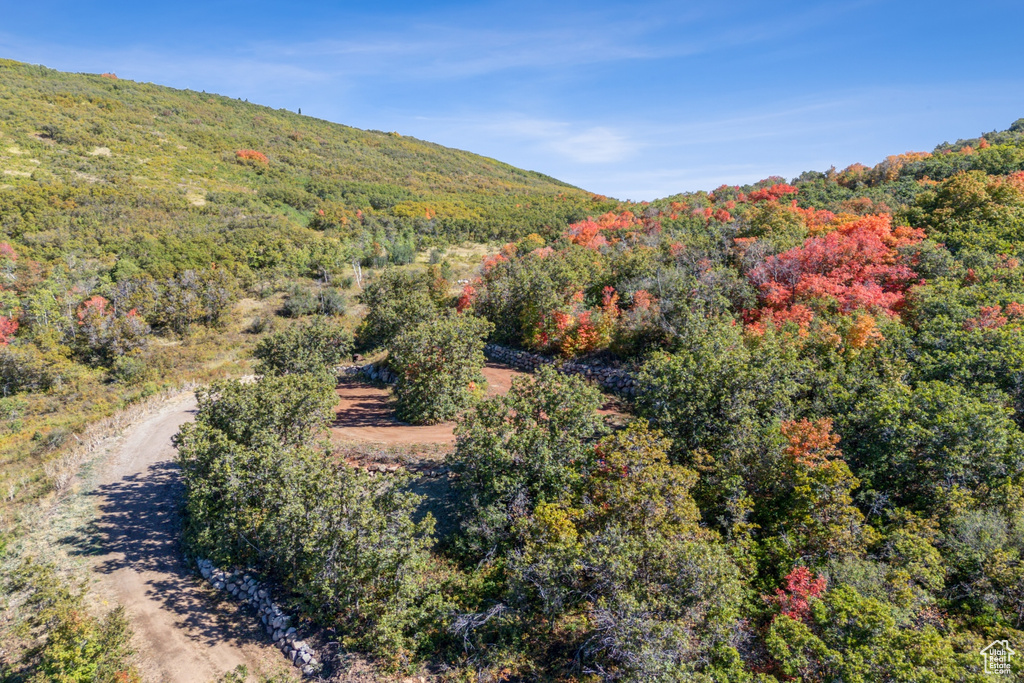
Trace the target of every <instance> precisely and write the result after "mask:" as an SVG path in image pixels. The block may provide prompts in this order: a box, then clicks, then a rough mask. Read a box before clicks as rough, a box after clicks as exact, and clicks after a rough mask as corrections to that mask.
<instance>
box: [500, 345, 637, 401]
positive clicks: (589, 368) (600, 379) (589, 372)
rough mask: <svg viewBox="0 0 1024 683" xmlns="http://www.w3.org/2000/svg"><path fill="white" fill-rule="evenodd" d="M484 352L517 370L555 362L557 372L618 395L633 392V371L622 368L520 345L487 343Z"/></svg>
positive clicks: (634, 393) (531, 370)
mask: <svg viewBox="0 0 1024 683" xmlns="http://www.w3.org/2000/svg"><path fill="white" fill-rule="evenodd" d="M484 355H485V356H487V357H488V358H490V359H491V360H493V361H497V362H499V363H504V364H505V365H511V366H512V367H514V368H516V369H517V370H524V371H526V372H534V371H535V370H537V368H539V367H541V366H542V365H554V366H555V369H556V370H558V371H559V372H564V373H565V374H567V375H581V376H582V377H584V378H586V379H588V380H591V381H592V382H596V383H597V385H598V386H599V387H601V388H602V389H604V390H605V391H607V392H610V393H613V394H619V395H621V396H629V397H633V396H636V392H637V381H636V378H635V377H634V376H633V375H632V373H630V372H628V371H626V370H623V369H622V368H614V367H608V366H599V365H588V364H586V363H575V362H573V361H559V360H558V359H557V358H550V357H548V356H542V355H540V354H537V353H530V352H529V351H521V350H519V349H510V348H508V347H506V346H499V345H498V344H488V345H487V346H485V347H484Z"/></svg>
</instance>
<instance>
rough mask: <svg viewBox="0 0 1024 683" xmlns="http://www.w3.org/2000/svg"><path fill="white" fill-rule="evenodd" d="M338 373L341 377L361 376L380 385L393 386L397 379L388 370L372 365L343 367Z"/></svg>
mask: <svg viewBox="0 0 1024 683" xmlns="http://www.w3.org/2000/svg"><path fill="white" fill-rule="evenodd" d="M339 371H340V372H341V374H343V375H362V376H363V377H365V378H366V379H367V380H369V381H371V382H380V383H382V384H394V383H395V382H397V381H398V377H396V376H395V373H393V372H391V370H390V369H389V368H385V367H382V366H377V365H374V364H373V363H368V364H366V365H345V366H342V367H341V368H339Z"/></svg>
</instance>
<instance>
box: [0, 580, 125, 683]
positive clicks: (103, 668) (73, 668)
mask: <svg viewBox="0 0 1024 683" xmlns="http://www.w3.org/2000/svg"><path fill="white" fill-rule="evenodd" d="M6 588H7V589H8V591H9V594H11V595H17V594H20V596H21V597H23V599H24V600H25V605H26V607H27V608H28V609H26V614H27V621H26V623H24V624H23V630H24V634H23V635H26V636H29V637H31V638H37V639H38V641H37V642H38V644H37V645H36V646H35V647H33V648H31V649H29V650H28V651H27V652H26V653H25V655H24V657H23V658H22V659H21V661H20V662H17V663H16V664H14V666H13V668H8V669H7V670H5V668H6V667H5V666H4V665H3V663H0V674H3V675H4V680H26V681H29V680H31V681H96V682H97V683H122V682H123V683H132V682H138V681H141V680H142V677H141V676H140V675H139V672H138V671H137V670H136V668H135V665H134V663H133V662H132V659H131V657H132V649H131V638H132V631H131V626H130V625H129V623H128V617H127V615H126V614H125V609H124V607H116V608H114V609H112V610H110V611H109V612H107V613H106V614H105V615H104V616H103V617H102V618H99V619H98V618H96V617H94V616H92V614H91V613H90V612H91V610H90V608H89V607H88V605H87V604H86V600H85V594H84V592H83V590H82V589H81V588H80V587H79V588H78V589H77V590H76V589H72V588H70V587H69V586H67V585H66V584H65V583H64V582H63V581H62V579H61V578H60V577H59V576H58V575H57V573H56V571H55V570H54V568H53V566H52V565H45V564H40V563H38V562H35V561H32V560H26V561H25V562H23V563H22V564H21V566H19V567H18V568H17V569H16V570H15V571H14V572H13V574H12V575H11V578H10V582H9V585H8V586H6Z"/></svg>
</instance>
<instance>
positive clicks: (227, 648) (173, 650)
mask: <svg viewBox="0 0 1024 683" xmlns="http://www.w3.org/2000/svg"><path fill="white" fill-rule="evenodd" d="M194 410H195V398H194V397H193V396H192V395H191V394H187V395H183V396H182V397H180V398H179V399H177V400H174V401H172V402H170V403H168V404H166V405H165V406H163V407H162V408H161V409H160V410H159V411H158V412H156V413H154V414H152V415H151V416H150V417H148V418H147V419H145V420H144V421H142V422H140V423H138V424H136V425H134V426H133V427H131V428H130V429H129V430H128V431H127V432H126V433H125V435H124V437H123V439H122V441H121V443H120V444H119V445H118V446H117V447H115V448H114V450H113V452H112V453H111V454H110V456H109V458H108V460H107V461H106V462H105V463H103V465H102V466H101V471H100V473H99V486H98V487H97V488H96V490H95V491H94V492H93V495H95V496H96V497H97V498H98V505H99V509H100V516H99V518H98V519H97V521H96V524H95V525H94V527H93V528H92V529H91V530H90V533H89V534H87V535H86V536H85V537H84V539H83V545H84V547H83V548H82V550H83V551H84V552H85V554H87V555H88V556H89V558H90V560H91V563H92V567H93V571H94V574H95V576H96V577H97V579H98V584H99V585H98V586H96V587H95V588H94V590H95V593H96V595H97V596H100V597H105V598H106V599H107V600H108V601H109V602H111V603H115V602H116V603H117V604H121V605H124V607H125V608H126V609H127V610H128V614H129V616H130V618H131V621H132V625H133V627H134V629H135V633H136V640H135V644H136V647H137V648H138V649H139V654H140V660H141V664H142V667H143V672H144V674H145V678H146V680H147V681H154V682H161V683H163V682H165V681H166V682H168V683H179V682H180V683H202V682H204V681H210V680H211V679H216V678H217V677H219V676H220V675H222V674H223V673H224V672H226V671H229V670H231V669H234V668H235V667H236V666H238V665H239V664H244V665H245V666H246V667H248V669H249V670H250V671H257V670H263V671H271V670H273V669H275V668H277V667H279V666H282V665H283V664H284V659H283V658H282V657H281V654H280V653H279V652H278V651H277V650H276V649H274V648H273V647H271V646H270V645H269V644H268V643H267V642H266V640H265V638H264V636H263V635H262V634H261V633H260V632H259V631H258V630H257V629H256V628H255V627H256V621H255V620H254V618H253V616H252V615H251V614H247V613H244V611H242V608H241V607H238V606H236V605H234V604H231V603H228V602H223V603H221V602H219V601H216V600H215V598H214V595H213V592H212V591H210V590H209V589H207V588H204V587H203V586H202V585H201V584H200V583H199V582H198V581H197V580H196V579H195V578H194V577H193V576H192V575H191V574H190V572H189V570H188V568H187V567H186V566H185V565H184V563H183V562H182V560H181V553H180V551H179V549H178V538H179V529H180V520H179V518H178V514H177V508H176V502H177V500H178V498H179V494H180V480H179V478H178V471H177V467H176V466H175V465H174V463H173V458H174V448H173V447H172V445H171V437H172V436H173V435H174V434H175V433H177V431H178V429H179V427H180V426H181V425H182V424H183V423H185V422H187V421H188V420H190V419H192V415H193V412H194Z"/></svg>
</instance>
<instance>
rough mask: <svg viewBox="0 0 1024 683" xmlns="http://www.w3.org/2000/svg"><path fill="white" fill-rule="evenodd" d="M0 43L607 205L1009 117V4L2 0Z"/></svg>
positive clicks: (1018, 113) (1021, 74)
mask: <svg viewBox="0 0 1024 683" xmlns="http://www.w3.org/2000/svg"><path fill="white" fill-rule="evenodd" d="M0 6H2V11H0V16H2V20H0V56H4V57H8V58H12V59H18V60H21V61H28V62H33V63H39V64H45V65H47V66H50V67H53V68H56V69H61V70H65V71H84V72H94V73H98V72H104V71H113V72H116V73H117V74H118V76H120V77H122V78H131V79H135V80H141V81H151V82H154V83H160V84H163V85H170V86H174V87H179V88H191V89H193V90H206V91H207V92H218V93H221V94H225V95H229V96H232V97H242V98H246V99H248V100H249V101H250V102H257V103H260V104H266V105H269V106H271V107H285V108H288V109H292V110H295V109H297V108H300V107H301V108H302V111H303V113H304V114H307V115H311V116H317V117H320V118H324V119H328V120H331V121H337V122H339V123H345V124H348V125H353V126H357V127H360V128H374V129H379V130H388V131H391V130H395V131H398V132H400V133H402V134H405V135H412V136H415V137H418V138H422V139H425V140H431V141H433V142H438V143H441V144H443V145H448V146H451V147H458V148H460V149H467V150H470V151H473V152H477V153H480V154H484V155H487V156H491V157H495V158H497V159H501V160H502V161H506V162H509V163H511V164H514V165H516V166H521V167H524V168H529V169H532V170H536V171H541V172H543V173H547V174H549V175H552V176H555V177H557V178H560V179H562V180H565V181H567V182H570V183H573V184H575V185H579V186H581V187H584V188H586V189H588V190H592V191H595V192H600V193H602V194H607V195H610V196H614V197H619V198H622V199H627V198H628V199H634V200H641V199H653V198H655V197H661V196H666V195H669V194H674V193H676V192H680V191H685V190H699V189H712V188H714V187H716V186H718V185H720V184H722V183H731V184H735V183H745V182H752V181H756V180H759V179H760V178H763V177H766V176H768V175H772V174H777V175H783V176H786V177H792V176H795V175H797V174H799V173H800V172H801V171H803V170H808V169H826V168H828V167H829V166H831V165H835V166H837V167H840V168H842V167H844V166H846V165H848V164H851V163H853V162H858V161H859V162H863V163H868V164H873V163H876V162H877V161H880V160H881V159H882V158H883V157H885V156H886V155H887V154H894V153H899V152H904V151H908V150H930V149H931V148H932V147H934V145H935V144H937V143H940V142H943V141H945V140H950V141H952V140H955V139H957V138H960V137H973V136H976V135H978V134H980V133H982V132H984V131H988V130H994V129H1002V128H1006V127H1007V126H1009V124H1010V123H1011V122H1013V121H1014V120H1016V119H1018V118H1021V117H1024V50H1022V49H1021V48H1022V46H1024V45H1022V42H1024V41H1022V40H1021V38H1020V27H1021V26H1024V3H1021V2H1020V1H1019V0H1013V1H1009V0H1008V1H1003V2H993V1H980V2H973V3H967V2H944V1H942V0H935V1H933V2H901V1H899V0H888V1H866V2H837V1H832V2H775V3H766V2H744V1H739V2H728V3H726V2H647V1H645V0H637V1H635V2H628V3H627V2H601V1H599V0H595V1H593V2H588V3H565V2H551V1H549V2H485V3H481V2H434V3H431V2H379V3H375V4H373V5H372V6H371V4H370V3H346V2H333V3H326V2H291V3H276V2H261V1H259V0H251V1H248V2H217V1H213V2H204V3H194V2H189V1H186V0H181V1H179V2H175V3H154V2H149V3H144V2H138V1H137V0H136V1H133V2H106V3H83V2H80V1H79V2H53V1H50V0H35V1H33V2H14V0H3V2H2V3H0Z"/></svg>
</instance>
